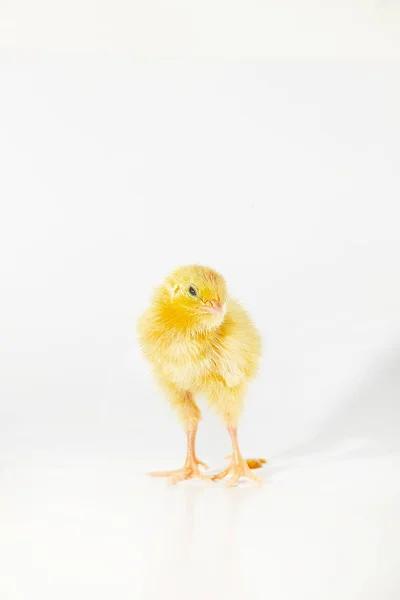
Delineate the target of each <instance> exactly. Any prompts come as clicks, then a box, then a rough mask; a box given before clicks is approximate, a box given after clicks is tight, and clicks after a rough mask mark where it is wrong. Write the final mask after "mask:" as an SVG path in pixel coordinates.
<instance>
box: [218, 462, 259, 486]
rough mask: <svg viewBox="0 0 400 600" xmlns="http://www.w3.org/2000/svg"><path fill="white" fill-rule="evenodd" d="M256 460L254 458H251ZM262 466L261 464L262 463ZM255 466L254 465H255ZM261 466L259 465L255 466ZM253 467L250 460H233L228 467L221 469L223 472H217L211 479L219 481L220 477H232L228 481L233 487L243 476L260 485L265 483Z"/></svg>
mask: <svg viewBox="0 0 400 600" xmlns="http://www.w3.org/2000/svg"><path fill="white" fill-rule="evenodd" d="M250 460H252V461H253V460H254V459H250ZM260 466H261V464H260ZM253 468H254V467H253ZM255 468H259V467H255ZM251 469H252V467H250V466H249V464H248V460H245V459H243V458H242V459H240V460H238V461H237V462H235V461H232V462H231V464H230V465H229V467H228V468H227V469H224V470H223V471H221V473H217V475H213V476H212V477H211V479H212V480H213V481H219V480H220V479H225V477H231V478H230V479H229V481H228V484H227V485H228V487H233V486H234V485H236V484H237V483H238V481H239V479H240V478H241V477H247V478H248V479H251V480H252V481H255V482H256V483H259V484H260V485H263V483H264V482H263V480H262V479H260V477H257V475H255V474H254V473H253V471H252V470H251Z"/></svg>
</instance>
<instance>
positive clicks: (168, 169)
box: [0, 2, 400, 600]
mask: <svg viewBox="0 0 400 600" xmlns="http://www.w3.org/2000/svg"><path fill="white" fill-rule="evenodd" d="M89 4H90V3H89V2H87V3H83V4H82V5H81V8H79V10H78V7H77V6H75V5H74V4H73V3H72V5H70V9H69V11H68V14H64V13H63V11H61V8H60V11H59V10H58V9H57V10H56V9H55V8H54V6H50V5H48V6H47V4H46V3H44V2H43V3H42V5H40V3H39V6H38V10H37V12H36V11H35V14H31V13H30V12H29V11H30V10H32V7H30V8H29V5H28V4H27V3H23V2H19V3H13V4H11V3H10V4H8V3H4V6H2V10H3V14H2V17H3V19H2V28H3V29H2V30H3V33H4V35H3V36H2V39H1V48H2V54H1V65H0V67H1V71H0V86H1V93H0V129H1V137H0V165H1V178H0V195H1V196H0V198H1V222H0V257H1V259H0V261H1V278H0V303H1V312H0V332H1V337H0V354H1V360H0V507H1V517H0V525H1V527H2V530H3V532H4V533H3V534H2V535H1V539H0V559H1V560H0V563H1V568H0V591H2V592H3V595H4V597H5V598H7V599H10V600H17V599H18V600H19V599H22V598H24V599H26V598H28V597H29V598H47V597H49V598H54V597H57V598H59V599H60V600H62V599H64V598H72V597H74V598H80V597H82V598H87V597H88V596H91V595H93V596H94V595H95V596H96V597H97V598H107V599H108V598H114V597H118V598H121V599H124V598H132V597H134V598H135V599H136V598H137V599H138V600H141V599H142V598H143V599H146V600H147V599H152V598H157V599H158V598H163V597H165V598H177V597H180V594H182V597H184V596H185V594H188V593H190V594H191V596H192V597H195V598H197V597H198V598H204V597H206V596H207V597H209V598H214V597H215V598H220V597H223V596H224V595H228V594H229V595H230V596H231V597H233V598H250V599H252V598H265V597H268V596H271V597H273V598H274V599H277V600H280V599H286V598H301V599H302V598H307V599H310V598H311V599H313V598H321V597H323V598H327V599H335V600H336V598H338V599H339V598H340V599H341V600H342V599H344V600H347V599H349V600H354V599H356V598H363V600H364V599H367V600H368V599H374V600H375V599H377V600H378V599H379V600H386V599H387V600H392V599H393V600H394V599H395V598H398V594H399V589H400V584H399V578H398V572H399V568H400V565H399V556H398V549H397V540H398V536H399V533H400V529H399V528H400V511H399V492H400V481H399V467H400V461H399V450H400V438H399V431H400V408H399V407H400V405H399V400H400V317H399V306H400V285H399V273H400V234H399V230H400V226H399V221H400V206H399V201H400V200H399V198H400V170H399V158H400V151H399V139H400V113H399V106H400V86H399V64H398V62H395V61H392V60H379V61H377V60H373V59H372V58H371V56H379V57H392V58H393V57H395V56H397V46H396V43H397V38H396V36H395V35H394V34H395V33H396V31H397V30H396V27H395V24H396V21H395V17H396V12H395V10H396V7H393V11H392V10H391V3H390V2H387V3H377V4H374V5H372V3H371V4H370V5H368V4H366V5H362V3H361V2H359V3H357V2H353V3H347V4H346V6H345V4H344V3H343V4H341V3H339V4H338V7H337V9H336V12H335V11H332V10H331V11H330V12H329V11H326V12H321V9H320V8H317V7H316V6H314V5H313V3H311V2H309V3H308V5H307V7H306V10H305V12H304V13H301V15H300V17H299V18H300V21H299V22H297V25H296V26H294V23H293V22H292V21H291V20H290V19H289V18H287V20H286V21H285V19H286V17H285V15H284V12H283V9H282V3H281V4H280V8H279V7H275V9H276V10H275V11H273V10H272V8H273V5H272V6H271V11H272V12H271V13H270V15H269V16H270V19H269V20H266V21H265V27H266V29H265V30H263V29H262V27H261V25H260V23H261V22H263V21H262V20H261V21H257V20H256V19H255V20H253V21H248V22H247V21H246V19H249V16H248V14H249V13H246V15H247V16H245V17H244V21H243V23H242V26H243V31H244V32H247V33H246V35H245V38H246V39H247V41H248V44H247V45H243V46H241V43H243V42H240V40H243V38H242V37H241V38H240V40H239V41H238V43H237V44H236V46H235V44H234V39H235V37H234V36H233V32H234V27H233V25H234V24H235V23H237V22H239V20H240V19H239V15H238V13H237V7H236V6H234V7H233V9H232V11H231V12H230V13H228V14H229V15H230V19H229V18H228V20H227V23H228V25H227V26H226V27H227V29H226V31H225V37H224V38H223V39H225V40H226V45H225V46H224V47H222V45H221V43H220V39H221V38H220V37H218V36H217V35H216V33H215V32H214V37H213V35H212V31H213V27H212V23H214V27H217V25H216V23H217V22H218V18H219V17H218V15H219V16H220V17H221V15H223V14H225V13H224V11H223V10H222V8H221V9H220V11H218V10H217V11H216V13H215V14H214V17H215V19H217V21H216V22H215V21H212V22H211V25H210V30H209V33H210V35H209V38H207V39H208V42H209V45H207V43H206V41H204V40H205V36H204V35H203V34H204V33H206V26H205V22H206V21H205V19H204V18H203V17H204V15H200V14H197V15H196V14H194V15H193V14H192V15H189V14H188V13H187V11H186V12H185V10H184V9H182V7H180V5H178V4H176V6H175V13H174V14H175V16H176V18H172V17H173V15H172V16H171V14H170V15H169V18H170V21H168V19H167V20H166V21H165V26H164V27H161V25H160V22H164V21H163V19H162V18H161V16H160V22H159V21H157V20H154V22H153V21H152V22H153V24H154V23H158V29H159V30H161V29H162V31H164V33H165V32H167V33H165V35H164V38H162V36H161V39H162V40H163V42H164V48H165V52H162V51H161V45H157V44H161V42H160V36H157V35H155V34H154V29H152V28H150V27H149V25H148V20H149V19H150V16H149V15H150V13H148V14H147V12H146V11H144V9H143V8H142V9H138V8H136V7H134V8H131V9H128V7H127V6H125V5H123V4H122V3H119V4H118V6H117V7H116V8H115V10H114V9H113V11H108V12H107V11H105V8H104V7H105V5H96V7H97V8H96V10H94V6H95V5H93V6H91V5H90V6H89ZM306 4H307V3H306ZM314 4H316V3H314ZM221 5H222V3H221ZM311 5H313V6H311ZM99 6H100V8H99ZM101 6H103V8H102V9H101ZM349 7H351V9H352V10H351V12H348V11H349ZM153 8H155V7H153ZM287 8H290V7H287ZM292 8H293V6H292ZM92 9H93V11H94V12H91V11H92ZM181 9H182V10H181ZM49 10H50V11H52V12H50V13H49V12H48V11H49ZM135 10H136V11H138V13H137V14H139V13H140V15H141V17H142V19H143V21H142V27H139V24H138V21H137V19H135V18H134V16H135V15H136V16H137V14H136V13H135ZM146 10H147V9H146ZM149 10H150V9H149ZM251 10H253V11H254V7H252V8H251ZM74 11H75V12H74ZM102 11H103V12H102ZM104 11H105V12H104ZM132 11H133V12H132ZM307 11H308V12H307ZM357 11H358V12H357ZM363 11H364V12H363ZM145 12H146V14H144V13H145ZM261 12H262V11H261ZM290 14H291V15H292V16H293V14H294V13H293V12H292V13H290ZM107 15H109V16H110V18H109V19H108V18H106V17H107ZM307 15H309V16H310V18H311V17H312V19H314V20H311V23H314V26H313V31H314V37H313V35H309V36H308V37H307V36H306V35H303V34H304V31H305V29H304V24H305V21H304V19H306V16H307ZM346 15H347V17H348V19H347V20H346ZM263 16H264V17H265V18H266V16H267V15H266V14H264V13H263V12H262V14H261V17H263ZM350 16H351V18H350ZM261 17H260V18H261ZM165 18H166V17H165ZM93 19H94V20H93ZM185 19H186V20H187V21H188V22H189V21H190V23H191V24H192V29H187V28H186V29H185V25H186V20H185ZM274 19H275V21H274ZM301 19H303V20H301ZM307 22H308V21H307ZM129 23H130V24H131V25H132V31H133V30H134V31H137V32H138V31H141V36H142V38H140V36H139V38H138V37H137V36H136V37H135V36H134V35H133V34H132V36H131V37H130V36H129V35H128V32H129V27H128V24H129ZM246 23H248V26H247V25H246ZM257 23H258V24H257ZM324 23H325V28H326V30H327V34H326V35H322V34H321V31H323V30H324ZM365 23H367V25H368V26H367V27H364V26H362V24H364V25H365ZM372 23H373V24H375V29H372V28H371V24H372ZM168 24H169V25H170V27H169V28H168V27H167V25H168ZM251 24H253V29H252V28H251ZM285 24H286V25H287V26H286V27H284V25H285ZM290 24H291V25H290ZM327 24H329V27H328V25H327ZM357 24H358V25H357ZM360 24H361V25H360ZM89 25H90V27H89ZM174 27H175V30H176V35H175V37H174V36H173V35H172V33H173V31H175V30H174ZM279 27H281V30H279ZM171 28H172V29H171ZM291 28H292V29H291ZM267 30H268V31H270V32H272V31H274V32H275V33H274V36H275V37H273V38H271V36H268V35H265V39H264V37H263V36H262V35H261V34H262V33H263V32H264V33H265V31H267ZM145 31H147V32H148V35H147V36H145V35H144V33H143V32H145ZM157 31H158V30H157ZM185 31H186V34H184V33H182V32H185ZM195 31H197V34H198V37H196V35H195ZM249 31H250V32H253V33H254V35H253V36H251V35H249ZM278 31H281V33H282V35H281V36H279V35H278V33H277V32H278ZM290 31H295V32H297V38H296V39H297V42H298V44H297V47H296V44H294V42H293V36H291V35H290ZM318 31H319V35H317V34H316V33H315V32H318ZM332 32H334V33H335V35H336V38H335V39H336V40H337V41H336V42H335V43H334V42H333V39H334V38H333V37H332V36H333V33H332ZM346 32H347V34H346ZM231 34H232V35H231ZM346 35H347V37H346ZM232 36H233V37H232ZM246 36H247V37H246ZM340 36H341V37H340ZM138 39H139V41H138ZM152 39H154V42H153V45H151V40H152ZM271 39H275V45H274V44H273V42H272V41H271ZM282 39H283V41H282ZM339 39H341V40H342V43H341V44H339V43H338V40H339ZM140 40H141V41H140ZM149 40H150V41H149ZM157 40H158V41H157ZM196 40H197V44H196ZM285 40H286V45H285ZM330 40H331V41H330ZM135 44H136V45H135ZM185 44H186V45H185ZM218 44H219V45H218ZM263 44H264V45H263ZM335 44H336V45H335ZM149 48H152V51H150V50H149ZM235 49H236V50H235ZM229 54H231V55H234V56H235V57H236V59H235V60H223V59H222V57H225V56H229ZM309 54H311V55H312V56H313V58H312V59H309V60H306V59H305V58H303V59H301V60H300V59H299V58H298V57H299V56H307V55H309ZM211 55H214V56H216V57H219V58H218V59H217V58H214V59H213V60H210V59H209V58H207V57H208V56H211ZM335 55H336V57H335ZM150 56H151V58H149V57H150ZM171 56H174V57H178V56H193V57H195V58H193V59H192V60H190V61H189V60H184V59H181V58H180V59H173V60H171V59H170V58H168V60H167V59H166V58H165V57H171ZM257 56H258V58H257ZM262 56H264V57H265V59H264V60H262V58H261V57H262ZM283 56H285V58H283ZM346 56H347V57H348V58H347V59H345V58H344V57H346ZM360 56H362V57H363V59H362V60H360V59H359V58H357V57H360ZM138 57H141V58H138ZM146 57H147V58H146ZM162 57H164V58H162ZM240 57H246V58H247V60H246V61H243V60H240V59H239V58H240ZM295 57H297V58H295ZM321 57H325V59H324V60H321ZM328 57H329V58H328ZM338 57H341V58H340V59H339V58H338ZM159 58H162V60H161V61H160V60H158V59H159ZM194 261H195V262H200V263H204V264H208V265H210V266H212V267H214V268H216V269H218V270H220V271H221V272H222V273H223V274H224V275H225V277H226V279H227V281H228V285H229V287H230V290H231V293H232V294H233V295H235V296H236V297H237V298H238V299H240V300H241V301H242V302H243V303H244V304H245V306H246V307H247V308H248V310H249V311H250V313H251V314H252V316H253V317H254V319H255V321H256V323H257V324H258V326H259V328H260V330H261V333H262V337H263V341H264V353H263V361H262V366H261V370H260V375H259V377H258V379H257V381H256V382H255V383H254V385H253V386H252V388H251V391H250V393H249V396H248V401H247V407H246V413H245V415H244V418H243V420H242V423H241V426H240V438H241V442H242V447H243V452H244V453H245V454H246V455H248V456H265V457H266V458H268V460H269V465H268V467H267V468H265V469H264V470H263V473H262V476H263V478H264V480H265V481H266V485H265V486H264V489H263V490H261V491H260V490H257V489H254V488H248V487H240V488H237V489H235V490H232V491H229V492H228V491H227V490H225V489H224V487H223V486H220V485H214V486H210V487H204V486H203V485H198V484H191V483H189V484H184V485H182V486H180V487H179V488H178V489H175V490H167V489H166V488H165V482H163V481H149V480H147V479H146V478H145V476H144V473H145V472H146V471H147V470H149V469H161V468H174V467H178V466H180V463H182V462H183V459H184V436H183V434H182V432H181V430H180V428H179V425H178V423H177V421H176V418H175V416H174V415H173V414H172V413H171V412H170V410H169V408H168V406H167V404H166V403H165V402H164V400H163V398H162V396H161V394H160V392H159V391H158V390H157V388H156V387H155V385H154V384H153V382H152V379H151V376H150V373H149V370H148V368H147V366H146V365H145V364H144V362H143V360H142V358H141V355H140V351H139V348H138V347H137V344H136V340H135V322H136V320H137V318H138V316H139V315H140V313H141V311H142V310H144V308H145V306H146V304H147V302H148V299H149V296H150V293H151V289H152V286H153V285H155V284H156V283H158V282H159V281H160V280H161V279H162V278H163V276H164V275H165V274H167V273H168V272H169V271H170V270H171V269H173V268H174V267H176V266H178V265H180V264H184V263H190V262H194ZM202 408H203V414H204V419H203V422H202V424H201V428H200V432H199V440H198V447H199V455H200V457H201V458H202V459H203V460H206V462H208V463H210V464H211V466H212V467H213V468H220V467H222V465H223V462H224V461H223V457H224V455H225V454H227V453H228V451H229V441H228V436H227V434H226V433H225V431H224V430H223V427H222V424H221V423H220V422H219V421H218V419H216V418H215V417H214V416H212V415H210V414H209V413H208V412H207V408H206V405H205V404H203V405H202ZM232 573H233V574H232ZM190 580H191V581H192V584H191V586H190V592H188V589H189V588H188V586H189V581H190ZM193 586H194V588H193Z"/></svg>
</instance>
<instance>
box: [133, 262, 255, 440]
mask: <svg viewBox="0 0 400 600" xmlns="http://www.w3.org/2000/svg"><path fill="white" fill-rule="evenodd" d="M194 292H195V295H193V294H194ZM139 340H140V343H141V346H142V349H143V352H144V354H145V356H146V358H147V359H148V360H149V361H150V363H151V364H152V366H153V370H154V374H155V377H156V379H157V381H158V382H159V384H160V385H161V387H162V388H163V389H164V391H165V393H166V395H167V397H168V399H169V402H170V404H171V405H172V406H173V407H174V408H175V409H176V411H177V413H178V416H179V418H180V420H181V422H182V424H183V426H184V428H185V430H186V432H190V431H192V432H193V431H194V432H195V431H197V424H198V421H199V419H200V417H201V415H200V410H199V408H198V406H197V404H196V401H195V395H197V394H202V395H204V396H205V397H206V399H207V401H208V404H209V406H210V407H211V408H212V409H213V410H214V411H215V412H216V413H218V414H219V415H220V416H221V417H222V419H223V420H224V422H225V424H226V425H227V427H228V429H229V428H236V427H237V423H238V420H239V417H240V414H241V412H242V409H243V401H244V397H245V393H246V390H247V386H248V383H249V381H250V380H251V379H252V378H253V377H254V376H255V374H256V372H257V368H258V364H259V358H260V352H261V339H260V335H259V333H258V331H257V329H256V327H255V325H254V323H253V321H252V320H251V318H250V316H249V315H248V313H247V312H246V311H245V309H244V308H243V307H242V306H241V305H240V304H239V303H238V302H237V301H235V300H234V299H232V298H230V297H229V296H228V294H227V289H226V283H225V280H224V279H223V277H222V276H221V275H219V274H218V273H217V272H215V271H213V270H212V269H209V268H206V267H198V266H189V267H182V268H181V269H178V270H177V271H175V272H174V273H172V274H171V275H170V276H169V277H168V278H167V279H166V280H165V281H164V282H163V284H162V285H161V286H159V287H158V288H157V289H156V291H155V294H154V297H153V300H152V302H151V304H150V306H149V308H148V310H147V311H146V312H145V313H144V315H143V316H142V318H141V319H140V321H139Z"/></svg>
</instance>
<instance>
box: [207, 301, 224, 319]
mask: <svg viewBox="0 0 400 600" xmlns="http://www.w3.org/2000/svg"><path fill="white" fill-rule="evenodd" d="M205 309H206V311H207V312H209V313H210V314H211V315H214V316H215V317H220V316H224V315H225V312H226V307H225V304H223V303H222V302H214V301H210V302H209V303H207V306H205Z"/></svg>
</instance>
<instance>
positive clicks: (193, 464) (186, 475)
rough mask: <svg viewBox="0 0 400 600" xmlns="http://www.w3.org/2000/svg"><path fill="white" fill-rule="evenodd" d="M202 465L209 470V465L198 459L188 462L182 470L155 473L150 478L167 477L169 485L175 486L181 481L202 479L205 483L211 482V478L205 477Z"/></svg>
mask: <svg viewBox="0 0 400 600" xmlns="http://www.w3.org/2000/svg"><path fill="white" fill-rule="evenodd" d="M199 465H201V466H202V467H203V468H204V469H208V465H206V463H204V462H202V461H201V460H199V459H198V458H193V459H191V460H187V461H186V462H185V464H184V466H183V467H182V468H181V469H175V470H173V471H153V472H152V473H149V475H150V477H167V484H168V485H175V484H176V483H179V482H180V481H185V480H186V479H202V480H203V481H210V477H208V476H207V475H204V474H203V473H202V472H201V471H200V469H199Z"/></svg>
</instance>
